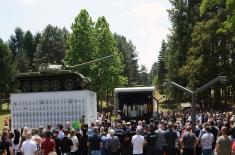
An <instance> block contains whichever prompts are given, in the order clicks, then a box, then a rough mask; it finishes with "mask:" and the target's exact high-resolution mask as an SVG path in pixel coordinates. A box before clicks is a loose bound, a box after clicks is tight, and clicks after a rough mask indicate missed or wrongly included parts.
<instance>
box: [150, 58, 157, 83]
mask: <svg viewBox="0 0 235 155" xmlns="http://www.w3.org/2000/svg"><path fill="white" fill-rule="evenodd" d="M157 73H158V63H157V62H154V63H153V65H152V67H151V70H150V73H149V80H150V81H149V82H150V84H152V85H154V86H155V85H156V83H157Z"/></svg>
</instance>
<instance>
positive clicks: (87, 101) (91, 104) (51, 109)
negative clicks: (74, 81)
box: [11, 90, 97, 129]
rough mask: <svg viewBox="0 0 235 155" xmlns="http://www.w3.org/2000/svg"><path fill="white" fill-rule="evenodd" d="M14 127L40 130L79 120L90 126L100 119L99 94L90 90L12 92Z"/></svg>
mask: <svg viewBox="0 0 235 155" xmlns="http://www.w3.org/2000/svg"><path fill="white" fill-rule="evenodd" d="M11 117H12V127H13V129H15V128H23V127H25V126H27V127H28V128H30V129H32V128H38V127H39V126H44V127H46V126H47V125H48V124H50V125H52V127H56V125H57V124H65V123H66V122H71V123H72V122H76V121H80V120H81V119H82V118H83V119H84V121H85V123H88V124H90V123H91V122H94V121H95V120H96V119H97V98H96V93H95V92H92V91H89V90H76V91H56V92H35V93H13V94H11Z"/></svg>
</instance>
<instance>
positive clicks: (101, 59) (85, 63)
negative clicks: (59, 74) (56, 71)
mask: <svg viewBox="0 0 235 155" xmlns="http://www.w3.org/2000/svg"><path fill="white" fill-rule="evenodd" d="M111 57H113V55H109V56H105V57H102V58H99V59H95V60H92V61H88V62H84V63H81V64H78V65H74V66H66V69H71V70H74V69H77V68H79V67H81V66H85V65H89V64H92V63H96V62H99V61H103V60H105V59H109V58H111Z"/></svg>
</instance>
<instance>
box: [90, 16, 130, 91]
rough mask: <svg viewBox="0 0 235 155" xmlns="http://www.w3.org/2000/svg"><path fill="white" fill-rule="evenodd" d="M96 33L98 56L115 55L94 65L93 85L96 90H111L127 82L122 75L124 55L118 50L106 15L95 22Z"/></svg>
mask: <svg viewBox="0 0 235 155" xmlns="http://www.w3.org/2000/svg"><path fill="white" fill-rule="evenodd" d="M95 34H96V35H95V36H96V38H97V43H98V52H97V53H96V57H97V58H99V57H103V56H107V55H113V57H112V60H107V61H104V62H101V63H98V64H94V65H93V66H92V67H93V68H92V69H93V70H92V71H93V76H92V79H93V80H92V81H93V83H92V85H93V87H95V88H97V89H95V90H99V91H98V92H102V90H106V91H109V92H110V91H112V90H113V89H114V88H115V87H117V86H123V85H125V84H126V80H125V77H124V76H123V75H122V73H123V68H124V65H123V57H122V55H121V54H120V53H118V52H117V49H116V44H115V39H114V37H113V35H112V33H111V31H110V29H109V24H108V22H107V21H106V19H105V17H99V18H98V20H97V22H96V24H95ZM94 73H95V74H94ZM101 81H102V82H101ZM102 88H103V89H102Z"/></svg>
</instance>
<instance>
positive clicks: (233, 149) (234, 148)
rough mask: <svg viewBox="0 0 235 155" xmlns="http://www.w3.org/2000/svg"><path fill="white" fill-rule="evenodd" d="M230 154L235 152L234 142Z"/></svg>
mask: <svg viewBox="0 0 235 155" xmlns="http://www.w3.org/2000/svg"><path fill="white" fill-rule="evenodd" d="M232 152H235V142H233V144H232Z"/></svg>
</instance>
